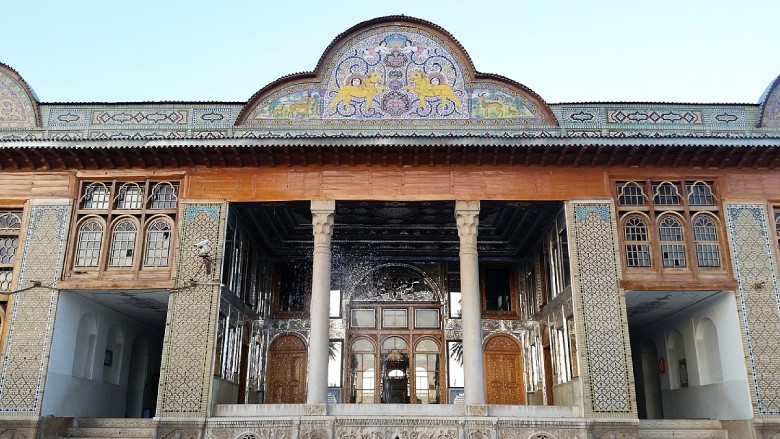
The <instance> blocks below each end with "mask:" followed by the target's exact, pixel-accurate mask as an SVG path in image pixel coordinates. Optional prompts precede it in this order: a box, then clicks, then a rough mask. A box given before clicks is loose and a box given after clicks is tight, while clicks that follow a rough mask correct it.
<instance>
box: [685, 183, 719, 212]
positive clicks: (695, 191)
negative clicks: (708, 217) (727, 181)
mask: <svg viewBox="0 0 780 439" xmlns="http://www.w3.org/2000/svg"><path fill="white" fill-rule="evenodd" d="M688 204H689V205H691V206H714V205H715V195H713V194H712V187H711V186H710V185H709V184H707V183H706V182H704V181H694V182H693V183H689V184H688Z"/></svg>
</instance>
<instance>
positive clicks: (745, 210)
mask: <svg viewBox="0 0 780 439" xmlns="http://www.w3.org/2000/svg"><path fill="white" fill-rule="evenodd" d="M726 221H727V228H728V235H729V244H730V247H731V252H732V258H731V260H732V266H733V269H734V276H735V277H736V280H737V285H738V291H739V305H740V314H741V316H740V317H741V323H742V325H743V337H744V339H743V341H744V345H745V349H746V350H747V359H748V364H747V365H746V366H748V367H749V370H750V372H751V376H752V383H751V384H752V385H751V386H750V388H751V389H750V390H751V396H752V397H753V404H754V408H755V412H756V413H757V414H759V415H780V369H779V368H778V363H779V362H780V344H779V343H778V342H777V334H780V295H778V282H777V262H776V260H775V258H774V254H775V251H773V248H772V247H773V246H774V245H776V244H775V240H774V233H773V234H772V235H773V236H772V237H771V238H770V233H769V230H768V227H767V221H768V216H767V210H766V207H765V206H764V205H762V204H727V205H726ZM772 232H774V230H773V231H772Z"/></svg>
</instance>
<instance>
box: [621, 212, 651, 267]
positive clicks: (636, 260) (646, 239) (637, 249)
mask: <svg viewBox="0 0 780 439" xmlns="http://www.w3.org/2000/svg"><path fill="white" fill-rule="evenodd" d="M636 221H641V222H642V225H643V227H644V232H643V236H642V234H638V233H637V231H636V230H634V229H636V228H637V227H639V226H638V225H636V224H631V225H629V224H628V223H629V222H632V223H635V222H636ZM629 227H631V228H632V229H631V230H629ZM651 233H652V230H651V228H650V218H648V217H647V216H646V215H645V214H643V213H641V212H631V213H629V214H626V215H625V216H624V217H623V220H622V221H621V234H622V237H623V257H624V258H625V261H626V266H628V267H632V268H633V267H651V266H652V256H651V251H650V249H651V246H650V236H651Z"/></svg>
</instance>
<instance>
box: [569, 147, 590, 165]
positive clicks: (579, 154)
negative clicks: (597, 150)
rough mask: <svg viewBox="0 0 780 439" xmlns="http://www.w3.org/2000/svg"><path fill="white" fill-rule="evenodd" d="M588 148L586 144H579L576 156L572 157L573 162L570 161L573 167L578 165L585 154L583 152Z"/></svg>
mask: <svg viewBox="0 0 780 439" xmlns="http://www.w3.org/2000/svg"><path fill="white" fill-rule="evenodd" d="M587 150H588V145H581V146H580V150H579V151H577V157H575V158H574V163H572V166H574V167H575V168H577V167H579V166H580V162H581V161H582V157H583V156H584V155H585V152H586V151H587Z"/></svg>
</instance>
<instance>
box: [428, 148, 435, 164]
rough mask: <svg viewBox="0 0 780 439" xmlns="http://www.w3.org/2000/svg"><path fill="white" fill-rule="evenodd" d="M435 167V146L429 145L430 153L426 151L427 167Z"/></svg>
mask: <svg viewBox="0 0 780 439" xmlns="http://www.w3.org/2000/svg"><path fill="white" fill-rule="evenodd" d="M434 165H436V145H431V149H430V151H428V166H434Z"/></svg>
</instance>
